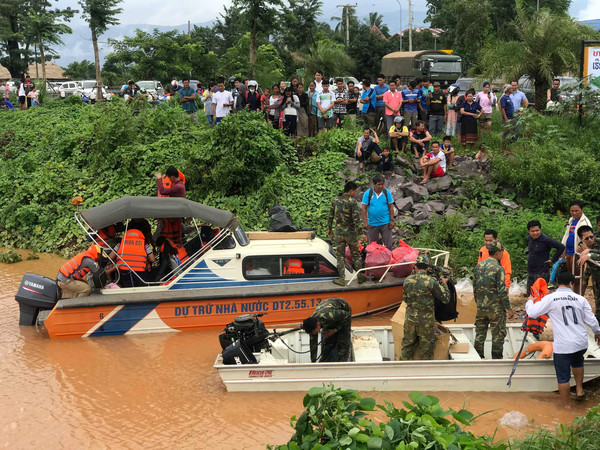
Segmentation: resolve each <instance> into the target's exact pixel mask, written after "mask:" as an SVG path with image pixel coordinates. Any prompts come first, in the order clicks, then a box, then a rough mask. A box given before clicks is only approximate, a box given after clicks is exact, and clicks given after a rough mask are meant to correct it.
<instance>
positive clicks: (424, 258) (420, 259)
mask: <svg viewBox="0 0 600 450" xmlns="http://www.w3.org/2000/svg"><path fill="white" fill-rule="evenodd" d="M415 264H422V265H424V266H428V265H429V256H427V255H421V254H420V255H419V256H417V260H416V261H415Z"/></svg>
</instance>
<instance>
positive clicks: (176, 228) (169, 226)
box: [160, 219, 181, 244]
mask: <svg viewBox="0 0 600 450" xmlns="http://www.w3.org/2000/svg"><path fill="white" fill-rule="evenodd" d="M160 220H161V221H162V223H163V224H164V226H163V229H162V231H161V232H160V235H161V236H164V238H165V239H168V240H169V241H173V242H175V243H176V244H181V219H160Z"/></svg>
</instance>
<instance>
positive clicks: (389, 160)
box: [377, 147, 396, 177]
mask: <svg viewBox="0 0 600 450" xmlns="http://www.w3.org/2000/svg"><path fill="white" fill-rule="evenodd" d="M395 169H396V166H395V165H394V156H393V155H392V153H391V152H390V148H389V147H384V148H383V152H382V153H381V161H379V165H378V166H377V170H378V172H379V173H382V172H388V171H389V172H392V177H395V176H396V172H394V171H395ZM382 176H384V175H382Z"/></svg>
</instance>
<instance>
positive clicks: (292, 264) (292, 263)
mask: <svg viewBox="0 0 600 450" xmlns="http://www.w3.org/2000/svg"><path fill="white" fill-rule="evenodd" d="M283 273H284V274H285V275H287V274H294V273H304V268H303V267H302V261H300V260H299V259H296V258H290V259H288V260H287V261H286V262H285V264H284V265H283Z"/></svg>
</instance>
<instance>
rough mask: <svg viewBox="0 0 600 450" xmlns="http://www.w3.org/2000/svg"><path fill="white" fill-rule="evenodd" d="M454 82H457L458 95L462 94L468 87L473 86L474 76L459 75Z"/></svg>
mask: <svg viewBox="0 0 600 450" xmlns="http://www.w3.org/2000/svg"><path fill="white" fill-rule="evenodd" d="M455 84H458V95H464V93H465V92H467V90H468V89H471V88H473V87H475V78H466V77H460V78H459V79H458V80H456V83H455ZM475 90H477V88H475Z"/></svg>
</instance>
